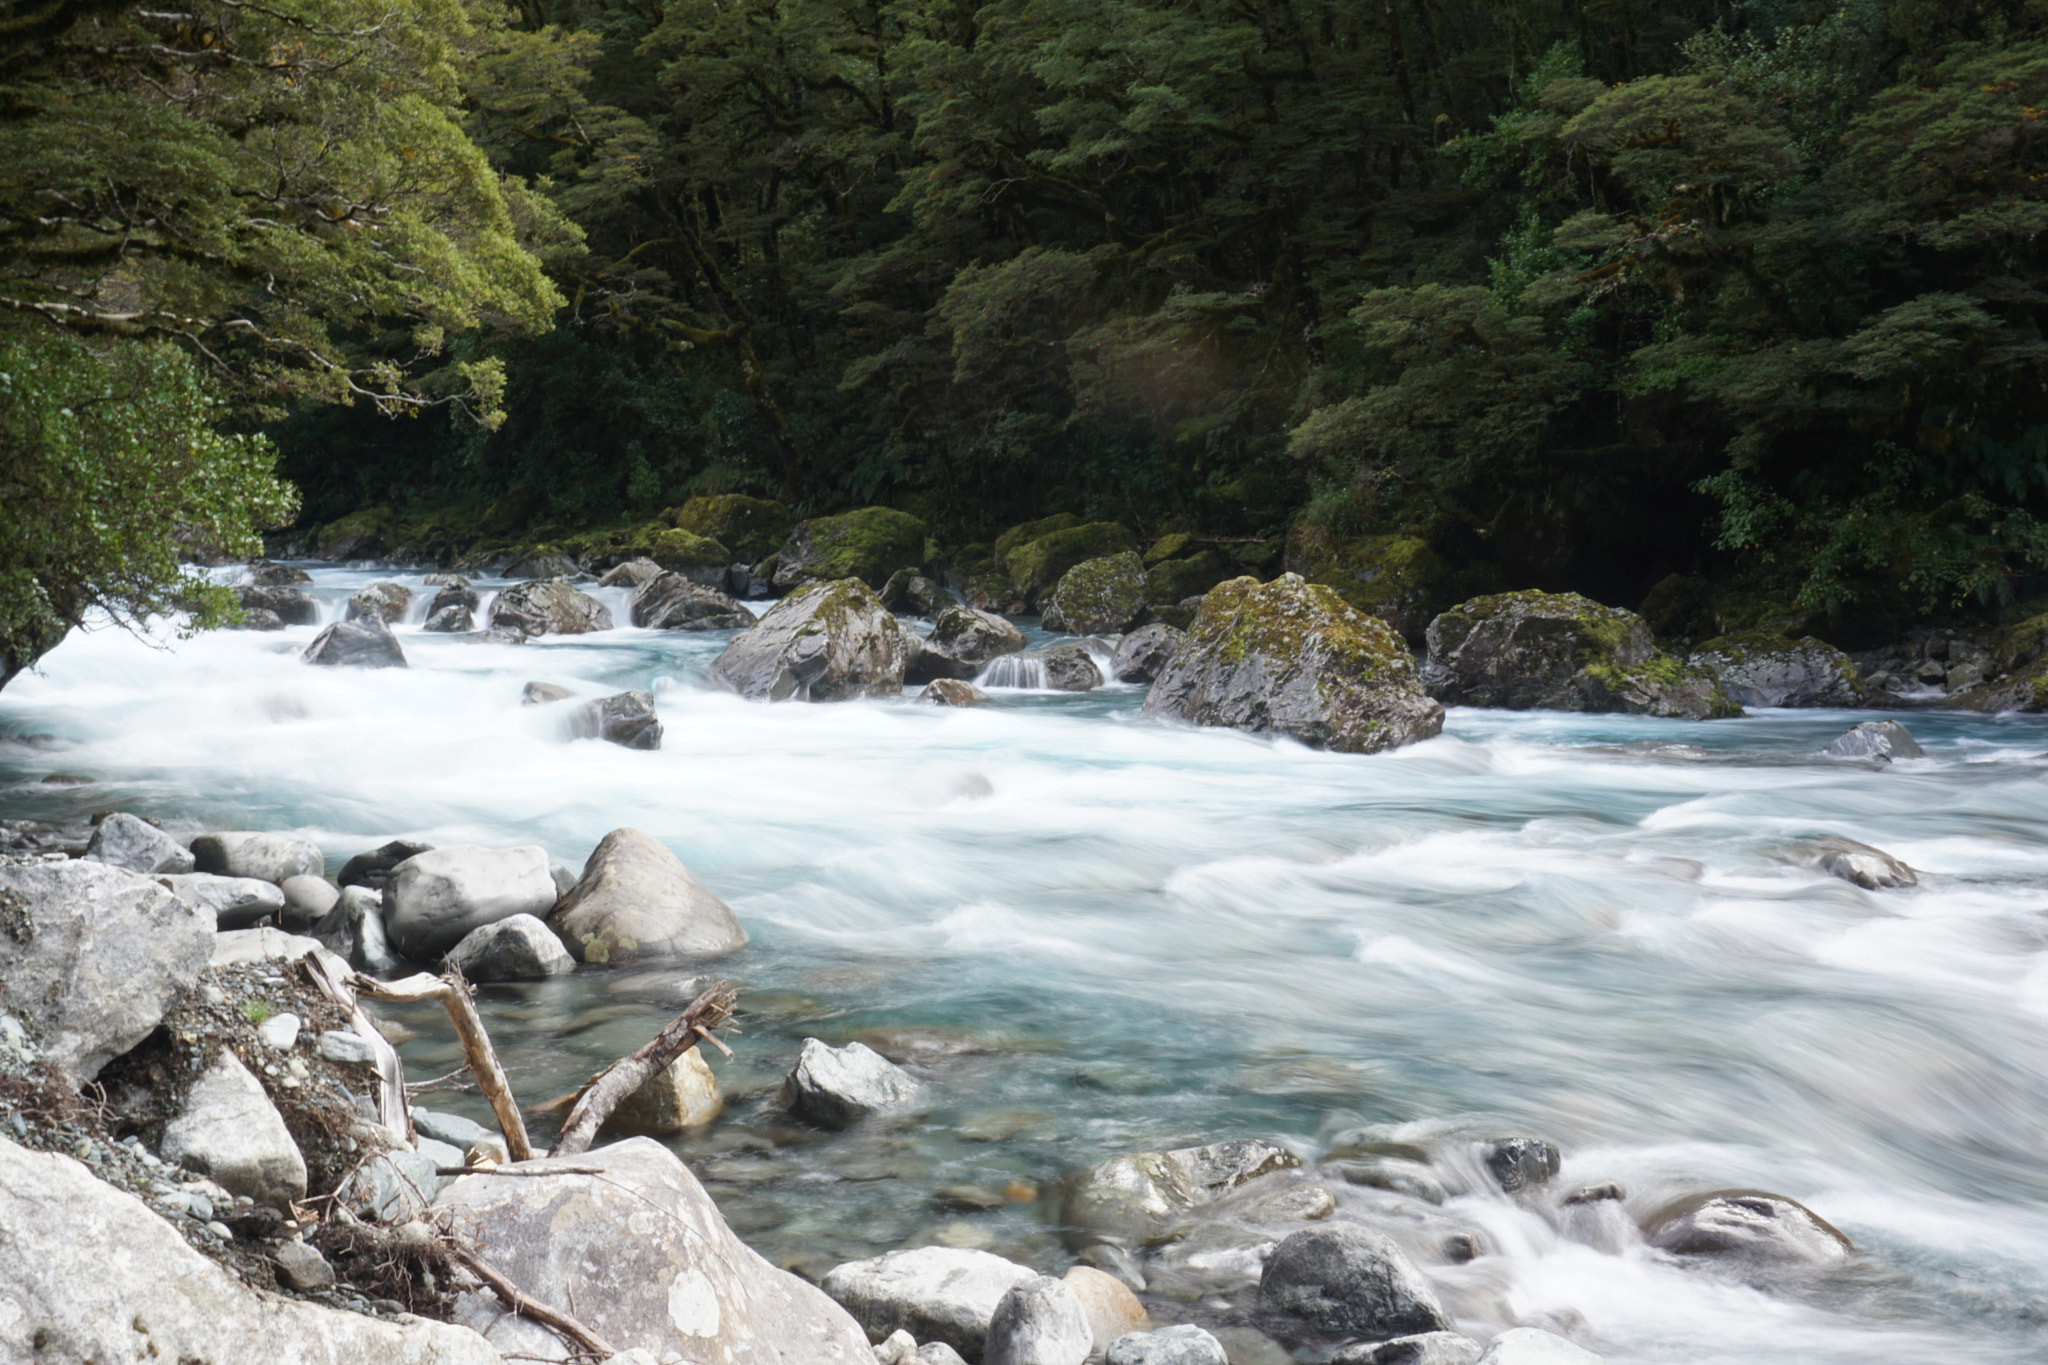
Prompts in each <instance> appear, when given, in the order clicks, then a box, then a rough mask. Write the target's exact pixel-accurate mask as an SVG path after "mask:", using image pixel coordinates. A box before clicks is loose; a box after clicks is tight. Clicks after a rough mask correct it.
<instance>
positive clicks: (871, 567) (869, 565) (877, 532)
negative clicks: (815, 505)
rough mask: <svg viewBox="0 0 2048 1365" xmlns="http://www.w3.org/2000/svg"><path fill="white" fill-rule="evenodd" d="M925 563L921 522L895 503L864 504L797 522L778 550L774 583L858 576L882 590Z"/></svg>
mask: <svg viewBox="0 0 2048 1365" xmlns="http://www.w3.org/2000/svg"><path fill="white" fill-rule="evenodd" d="M923 562H924V523H923V522H921V521H919V520H918V519H917V518H916V517H913V516H911V515H910V513H908V512H899V511H897V510H896V509H895V508H893V507H863V508H861V509H859V510H858V511H854V512H842V513H840V514H839V515H838V516H836V517H813V518H812V519H811V520H809V521H806V522H801V523H799V524H798V526H797V528H796V529H795V530H794V531H792V532H790V533H789V539H788V540H786V541H784V542H783V545H782V548H781V550H779V551H778V552H777V553H776V557H775V587H776V589H777V590H778V591H780V592H788V591H790V590H791V589H793V588H800V587H802V586H803V585H804V584H806V583H819V582H837V581H839V580H841V579H846V578H858V579H859V580H860V581H861V582H863V583H865V584H867V585H868V586H869V587H871V588H879V587H881V586H882V585H883V584H884V583H887V582H888V581H889V575H891V574H893V573H895V572H896V571H897V570H898V569H902V568H914V567H916V566H918V565H919V564H921V563H923Z"/></svg>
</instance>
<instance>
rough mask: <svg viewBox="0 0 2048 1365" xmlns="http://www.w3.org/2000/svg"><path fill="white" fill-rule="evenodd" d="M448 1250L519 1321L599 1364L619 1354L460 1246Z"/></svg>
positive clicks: (610, 1346) (454, 1245)
mask: <svg viewBox="0 0 2048 1365" xmlns="http://www.w3.org/2000/svg"><path fill="white" fill-rule="evenodd" d="M449 1250H450V1251H451V1252H452V1253H453V1254H454V1257H455V1259H456V1261H458V1262H459V1263H460V1264H461V1265H462V1267H463V1268H464V1269H465V1270H467V1271H469V1272H470V1273H471V1274H472V1275H475V1276H476V1277H477V1278H478V1279H479V1280H482V1281H483V1282H484V1283H485V1284H486V1285H488V1286H490V1290H491V1292H492V1293H493V1294H496V1295H497V1296H498V1302H500V1303H502V1304H504V1305H505V1306H506V1307H507V1308H509V1309H511V1310H512V1311H513V1312H515V1313H517V1314H519V1316H520V1317H522V1318H532V1319H533V1320H534V1321H535V1322H537V1323H539V1324H540V1325H541V1326H543V1327H545V1328H547V1329H548V1330H550V1331H552V1332H556V1333H559V1334H560V1335H561V1336H562V1337H563V1338H564V1339H565V1340H567V1341H569V1342H571V1343H572V1344H574V1345H576V1346H577V1347H579V1348H581V1349H582V1350H583V1351H585V1352H586V1353H588V1354H590V1355H592V1356H595V1357H596V1358H597V1359H599V1360H609V1359H611V1358H612V1357H613V1356H615V1355H617V1354H618V1353H619V1351H618V1348H617V1347H616V1346H613V1345H612V1344H611V1343H610V1342H608V1341H606V1340H605V1339H604V1338H603V1337H601V1336H599V1335H598V1334H597V1333H596V1332H594V1331H592V1330H591V1329H590V1328H588V1327H586V1326H584V1325H583V1324H582V1323H580V1322H578V1321H576V1319H574V1318H572V1317H570V1316H569V1315H568V1314H567V1313H564V1312H562V1311H561V1310H560V1309H558V1308H550V1307H548V1306H547V1305H546V1304H544V1303H542V1302H540V1301H539V1300H538V1299H534V1298H531V1297H529V1296H528V1295H527V1294H526V1293H525V1292H523V1291H522V1290H521V1289H520V1288H519V1286H518V1285H516V1284H514V1283H512V1281H510V1280H508V1279H506V1278H505V1277H504V1276H503V1275H501V1274H499V1273H498V1272H497V1271H495V1270H493V1269H492V1268H491V1267H490V1266H488V1265H485V1264H484V1263H483V1261H481V1260H479V1259H478V1258H477V1254H476V1253H475V1252H474V1251H471V1250H470V1249H469V1248H468V1247H466V1246H464V1245H463V1244H462V1243H460V1242H454V1243H451V1244H450V1246H449Z"/></svg>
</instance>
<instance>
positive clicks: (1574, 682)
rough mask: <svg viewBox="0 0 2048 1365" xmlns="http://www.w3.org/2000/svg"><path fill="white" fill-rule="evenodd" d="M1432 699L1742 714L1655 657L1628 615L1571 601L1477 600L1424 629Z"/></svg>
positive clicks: (1520, 707) (1667, 659)
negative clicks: (1427, 648)
mask: <svg viewBox="0 0 2048 1365" xmlns="http://www.w3.org/2000/svg"><path fill="white" fill-rule="evenodd" d="M1428 641H1429V655H1430V668H1429V670H1428V678H1429V682H1430V689H1429V690H1430V695H1432V696H1434V697H1436V698H1437V699H1438V700H1439V701H1442V702H1444V703H1445V704H1447V705H1451V706H1493V707H1502V708H1505V709H1507V710H1511V711H1528V710H1538V709H1542V710H1552V711H1603V712H1625V713H1628V714H1632V715H1646V716H1671V717H1675V718H1678V719H1681V720H1716V719H1721V718H1723V717H1728V716H1739V715H1741V714H1742V708H1741V707H1740V706H1738V705H1736V703H1735V702H1734V701H1733V700H1732V699H1731V698H1730V697H1729V696H1728V694H1727V693H1726V692H1725V691H1723V690H1722V688H1721V685H1720V684H1719V683H1718V682H1716V681H1715V680H1714V676H1713V675H1712V674H1711V673H1709V672H1707V670H1706V669H1704V668H1700V667H1697V666H1695V665H1693V664H1689V663H1682V662H1680V661H1679V660H1677V659H1674V658H1672V657H1671V656H1670V655H1668V654H1665V653H1664V652H1663V651H1661V650H1659V649H1658V648H1657V642H1656V640H1655V638H1654V637H1652V636H1651V634H1650V628H1649V627H1648V626H1647V625H1644V624H1643V619H1642V618H1641V617H1640V616H1637V615H1636V614H1635V613H1634V612H1630V611H1623V610H1621V609H1620V608H1618V607H1603V606H1601V605H1600V604H1599V603H1598V602H1595V601H1593V600H1592V599H1590V598H1586V597H1581V596H1579V594H1577V593H1547V592H1509V593H1497V594H1495V595H1493V596H1491V597H1475V598H1473V599H1472V600H1471V601H1469V602H1465V603H1462V604H1461V605H1459V606H1456V607H1453V608H1451V609H1450V610H1449V611H1447V612H1445V613H1443V614H1442V615H1441V616H1439V617H1437V618H1436V619H1435V620H1434V621H1431V622H1430V623H1429V631H1428Z"/></svg>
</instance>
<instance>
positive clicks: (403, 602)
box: [342, 583, 412, 625]
mask: <svg viewBox="0 0 2048 1365" xmlns="http://www.w3.org/2000/svg"><path fill="white" fill-rule="evenodd" d="M411 605H412V589H411V588H408V587H406V586H404V585H403V584H400V583H372V584H371V585H370V586H369V587H367V588H362V589H359V590H358V591H357V592H356V593H355V595H354V596H352V597H350V598H349V599H348V606H347V608H346V609H345V611H344V612H343V617H342V619H344V620H348V621H362V620H367V619H369V618H371V617H375V618H376V619H378V620H380V621H382V622H384V624H386V625H393V624H395V623H397V622H399V621H403V620H404V619H405V609H406V608H407V607H409V606H411Z"/></svg>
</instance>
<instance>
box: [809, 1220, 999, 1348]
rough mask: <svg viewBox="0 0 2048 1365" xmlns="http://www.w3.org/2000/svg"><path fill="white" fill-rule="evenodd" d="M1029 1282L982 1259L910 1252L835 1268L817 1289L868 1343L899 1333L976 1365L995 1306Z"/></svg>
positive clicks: (992, 1258) (942, 1251)
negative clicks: (843, 1311) (864, 1333)
mask: <svg viewBox="0 0 2048 1365" xmlns="http://www.w3.org/2000/svg"><path fill="white" fill-rule="evenodd" d="M1035 1275H1036V1272H1034V1271H1032V1270H1031V1269H1030V1268H1028V1267H1026V1266H1021V1265H1018V1264H1017V1263H1016V1262H1015V1261H1006V1260H1004V1259H1003V1258H1002V1257H1000V1256H996V1255H992V1254H991V1253H989V1252H986V1251H966V1250H958V1249H955V1248H952V1247H918V1248H917V1249H915V1250H913V1251H889V1252H884V1253H883V1254H882V1255H880V1256H876V1257H873V1258H872V1259H870V1260H865V1261H849V1262H848V1263H847V1264H845V1265H842V1266H837V1267H835V1268H834V1269H833V1270H831V1271H830V1272H829V1273H828V1274H827V1275H826V1276H825V1279H824V1282H823V1285H822V1288H823V1289H824V1291H825V1292H826V1293H827V1294H829V1295H831V1296H832V1298H833V1299H834V1300H836V1301H837V1302H838V1303H839V1304H840V1306H842V1307H843V1308H845V1309H846V1311H847V1312H849V1313H851V1314H852V1315H853V1317H854V1320H855V1321H857V1322H858V1323H859V1324H860V1325H861V1326H862V1327H863V1328H865V1329H866V1330H867V1334H868V1336H869V1337H871V1338H879V1337H886V1336H887V1335H888V1334H889V1333H891V1332H894V1331H898V1330H902V1331H906V1332H909V1333H910V1334H911V1336H913V1337H915V1338H916V1339H917V1340H919V1341H922V1342H933V1341H938V1342H944V1343H945V1344H946V1345H948V1346H950V1347H952V1348H953V1349H954V1350H956V1351H958V1352H959V1353H960V1354H961V1355H963V1356H965V1357H966V1358H967V1359H969V1360H979V1359H981V1356H982V1349H983V1347H984V1345H985V1343H986V1341H987V1339H988V1330H989V1324H990V1323H991V1322H992V1321H993V1320H994V1318H995V1315H996V1307H997V1305H998V1304H1000V1303H1001V1302H1002V1301H1003V1296H1004V1295H1006V1294H1008V1293H1009V1292H1010V1290H1011V1288H1012V1287H1014V1286H1015V1285H1017V1284H1018V1283H1020V1282H1022V1281H1024V1280H1029V1279H1032V1278H1034V1277H1035Z"/></svg>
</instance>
